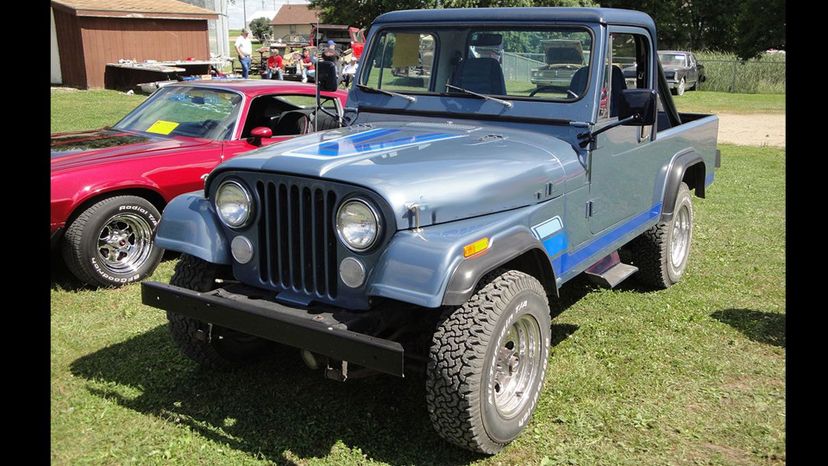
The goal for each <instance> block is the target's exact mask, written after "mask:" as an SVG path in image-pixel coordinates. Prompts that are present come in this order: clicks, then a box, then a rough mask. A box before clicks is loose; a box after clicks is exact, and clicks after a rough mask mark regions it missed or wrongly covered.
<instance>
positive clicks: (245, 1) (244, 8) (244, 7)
mask: <svg viewBox="0 0 828 466" xmlns="http://www.w3.org/2000/svg"><path fill="white" fill-rule="evenodd" d="M246 3H247V0H242V15H243V17H244V25H242V29H245V28H247V5H246Z"/></svg>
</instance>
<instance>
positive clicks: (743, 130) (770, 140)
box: [719, 113, 785, 147]
mask: <svg viewBox="0 0 828 466" xmlns="http://www.w3.org/2000/svg"><path fill="white" fill-rule="evenodd" d="M719 142H720V143H729V144H741V145H746V146H773V147H785V114H784V113H757V114H750V115H738V114H733V113H719Z"/></svg>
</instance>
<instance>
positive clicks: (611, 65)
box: [598, 33, 650, 118]
mask: <svg viewBox="0 0 828 466" xmlns="http://www.w3.org/2000/svg"><path fill="white" fill-rule="evenodd" d="M606 63H607V72H606V73H605V75H606V76H605V78H606V79H605V81H604V85H605V87H606V89H607V94H608V98H607V99H604V94H603V92H602V95H601V106H600V107H599V112H598V115H599V118H600V117H601V116H602V112H604V113H603V114H606V110H605V107H608V108H609V113H608V117H609V118H612V117H615V116H618V110H619V107H620V105H621V98H622V97H621V95H622V94H621V93H622V91H623V90H624V89H642V88H646V87H649V76H650V72H649V42H648V41H647V38H646V37H645V36H643V35H639V34H629V33H612V34H610V47H609V53H608V54H607V57H606ZM607 81H608V82H607Z"/></svg>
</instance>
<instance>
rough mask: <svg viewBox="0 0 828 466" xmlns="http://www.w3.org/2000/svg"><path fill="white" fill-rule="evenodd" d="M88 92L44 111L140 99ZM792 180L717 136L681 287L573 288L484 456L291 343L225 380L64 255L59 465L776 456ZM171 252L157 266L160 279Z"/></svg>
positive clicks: (56, 301) (159, 319) (379, 381)
mask: <svg viewBox="0 0 828 466" xmlns="http://www.w3.org/2000/svg"><path fill="white" fill-rule="evenodd" d="M699 94H701V93H699ZM92 95H93V96H94V98H95V100H96V102H98V101H99V103H95V104H94V105H93V108H94V109H95V112H96V113H98V114H99V115H98V117H97V118H92V117H88V118H82V117H81V115H84V114H85V112H87V111H88V110H87V109H85V108H84V107H83V106H79V105H78V106H75V104H74V102H73V101H71V100H70V97H69V96H68V95H67V96H64V95H59V96H53V99H54V101H57V102H58V105H57V106H58V107H63V106H64V105H70V106H72V107H73V108H74V110H73V112H74V113H71V114H70V113H69V112H68V111H65V110H63V109H61V111H60V112H59V113H58V114H57V115H55V114H54V112H53V125H54V126H56V127H58V128H62V129H79V128H81V127H82V125H84V124H85V125H88V126H89V127H96V126H100V125H102V124H104V123H105V121H104V120H105V119H106V122H109V121H112V120H114V119H116V118H117V115H116V114H117V113H120V112H124V111H126V110H128V109H127V108H126V107H128V106H130V105H134V104H137V102H138V99H139V98H138V97H130V98H128V99H127V96H118V97H117V98H116V97H115V95H107V94H101V95H98V94H92ZM690 95H693V93H690ZM103 103H106V105H102V104H103ZM128 104H129V105H128ZM103 112H106V114H107V116H106V118H104V117H103V116H101V115H100V114H101V113H103ZM56 117H57V118H58V119H59V120H58V121H59V123H55V120H54V118H56ZM69 120H72V121H69ZM784 176H785V152H784V150H779V149H773V148H749V147H740V146H722V168H721V169H720V170H719V171H718V172H717V174H716V182H715V183H714V184H713V185H712V186H711V187H710V188H709V189H708V193H707V194H708V198H707V199H698V198H694V206H695V209H696V210H695V212H696V228H695V230H694V237H693V239H694V242H693V247H692V252H691V259H690V264H689V267H688V269H687V273H686V276H685V279H684V280H683V281H682V282H681V283H680V284H678V285H676V286H674V287H672V288H670V289H668V290H664V291H646V290H639V289H636V288H635V287H634V286H633V285H632V284H623V285H622V287H621V288H620V289H616V290H594V289H592V288H591V287H590V286H589V285H587V284H586V283H585V282H584V281H583V280H580V279H579V280H576V281H574V282H570V283H568V284H567V285H565V286H564V288H563V289H562V299H561V300H560V301H559V302H557V303H556V304H554V312H555V314H556V317H555V319H554V320H553V328H552V332H553V348H552V351H551V356H550V358H549V366H548V370H547V379H546V383H545V385H544V389H543V394H542V395H541V398H540V401H539V405H538V408H537V411H536V413H535V416H534V418H533V420H532V421H531V422H530V424H529V426H528V428H527V429H526V431H525V432H524V434H523V435H522V436H521V437H520V438H518V439H517V440H516V441H515V442H514V443H513V444H512V445H510V446H509V447H507V448H506V449H504V451H503V452H502V453H500V454H499V455H497V456H495V457H492V458H486V457H482V456H477V455H474V454H471V453H468V452H466V451H464V450H459V449H456V448H454V447H451V446H450V445H448V444H446V443H444V442H443V441H441V440H440V439H439V438H438V437H437V435H436V434H435V433H434V432H433V430H432V427H431V424H430V421H429V419H428V413H427V412H426V409H425V394H424V388H423V385H424V383H423V380H422V379H421V378H419V377H412V378H407V379H396V378H393V377H385V376H382V377H376V378H368V379H358V380H352V381H348V382H347V383H345V384H340V383H337V382H332V381H327V380H324V379H323V378H322V376H321V375H320V374H318V373H316V372H312V371H310V370H309V369H306V368H305V367H304V365H303V364H302V363H301V362H300V360H299V357H298V354H295V353H296V352H290V353H289V355H288V356H289V357H287V358H279V357H277V356H274V357H273V358H270V359H268V360H265V361H263V362H261V363H259V364H257V365H255V366H253V367H250V368H248V369H245V370H241V371H239V372H236V373H232V374H222V373H211V372H209V371H204V370H200V369H199V368H198V367H196V365H195V364H194V363H192V362H190V361H189V360H188V359H186V358H185V357H183V356H182V355H180V354H179V353H178V351H177V350H176V349H175V348H174V347H173V344H172V342H171V340H170V338H169V336H168V334H167V330H166V327H165V322H166V319H165V317H164V315H163V313H161V312H159V311H158V310H156V309H152V308H148V307H144V306H143V305H141V303H140V302H141V299H140V286H139V285H138V284H134V285H130V286H127V287H125V288H121V289H116V290H97V291H93V290H88V289H82V288H78V287H77V285H76V283H75V282H74V281H73V280H71V279H70V278H69V275H68V273H67V272H66V271H65V268H64V267H63V266H62V265H61V263H60V262H59V261H58V260H55V261H53V264H52V266H53V267H52V269H53V272H52V283H53V285H52V291H51V300H52V308H51V332H52V350H51V372H52V385H51V391H52V405H51V418H52V424H51V440H52V461H53V463H55V464H76V463H94V464H104V463H105V464H123V463H149V464H172V463H174V464H193V465H197V464H228V465H230V464H233V465H236V464H266V463H276V464H302V465H305V464H329V465H341V464H375V463H388V464H464V463H470V462H471V463H476V464H492V465H495V464H510V465H511V464H520V465H526V464H535V465H537V464H630V465H633V464H636V465H637V464H642V463H644V464H665V463H669V464H679V463H681V464H685V463H705V464H707V463H713V464H782V463H784V462H785V454H786V452H785V414H786V411H785V336H784V334H785V301H784V300H785V288H784V278H785V177H784ZM175 262H176V260H175V258H168V259H167V260H165V261H164V262H163V263H162V264H161V266H160V267H159V269H158V270H157V271H156V272H155V274H154V275H153V277H152V278H151V279H152V280H159V281H167V280H169V278H170V276H171V274H172V271H173V267H174V265H175Z"/></svg>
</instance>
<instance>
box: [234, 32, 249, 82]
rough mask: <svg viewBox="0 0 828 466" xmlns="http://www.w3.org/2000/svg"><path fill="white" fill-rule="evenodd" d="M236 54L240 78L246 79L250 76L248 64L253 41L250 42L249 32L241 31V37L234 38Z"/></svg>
mask: <svg viewBox="0 0 828 466" xmlns="http://www.w3.org/2000/svg"><path fill="white" fill-rule="evenodd" d="M236 52H238V54H239V62H241V67H242V78H244V79H247V77H248V75H249V74H250V62H251V60H252V55H253V41H252V40H250V31H248V30H247V28H244V29H242V31H241V35H240V36H239V37H237V38H236Z"/></svg>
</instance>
